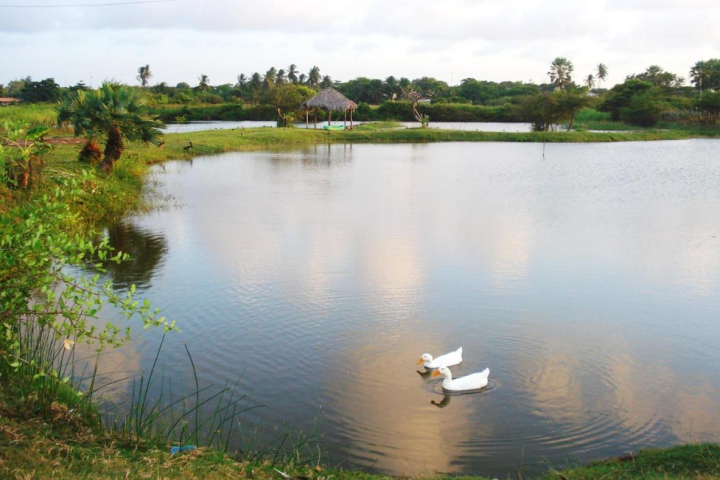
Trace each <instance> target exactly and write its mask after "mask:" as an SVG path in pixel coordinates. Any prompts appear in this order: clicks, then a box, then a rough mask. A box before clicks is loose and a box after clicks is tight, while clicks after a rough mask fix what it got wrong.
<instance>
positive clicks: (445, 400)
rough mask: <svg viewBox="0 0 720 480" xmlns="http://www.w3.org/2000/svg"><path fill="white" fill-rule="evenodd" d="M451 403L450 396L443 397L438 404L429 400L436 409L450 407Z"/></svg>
mask: <svg viewBox="0 0 720 480" xmlns="http://www.w3.org/2000/svg"><path fill="white" fill-rule="evenodd" d="M451 401H452V395H444V396H443V399H442V400H440V401H439V402H436V401H435V400H430V404H431V405H435V406H436V407H438V408H445V407H447V406H448V405H450V402H451Z"/></svg>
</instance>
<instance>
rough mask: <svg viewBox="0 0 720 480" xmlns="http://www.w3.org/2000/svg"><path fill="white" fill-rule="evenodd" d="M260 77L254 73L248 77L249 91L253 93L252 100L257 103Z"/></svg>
mask: <svg viewBox="0 0 720 480" xmlns="http://www.w3.org/2000/svg"><path fill="white" fill-rule="evenodd" d="M262 84H263V81H262V76H261V75H260V74H259V73H257V72H255V73H253V74H252V76H251V77H250V90H252V93H253V100H255V101H257V96H258V93H259V92H260V89H261V88H262Z"/></svg>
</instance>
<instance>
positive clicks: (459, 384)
mask: <svg viewBox="0 0 720 480" xmlns="http://www.w3.org/2000/svg"><path fill="white" fill-rule="evenodd" d="M438 375H442V376H443V377H445V378H444V379H443V382H442V388H443V390H447V391H449V392H463V391H466V390H479V389H481V388H485V387H487V384H488V377H489V376H490V369H489V368H486V369H485V370H483V371H482V372H480V373H473V374H470V375H466V376H464V377H460V378H456V379H453V378H452V373H451V372H450V369H449V368H447V367H440V368H438V369H437V370H436V371H434V372H433V374H432V376H433V377H437V376H438Z"/></svg>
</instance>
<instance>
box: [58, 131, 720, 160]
mask: <svg viewBox="0 0 720 480" xmlns="http://www.w3.org/2000/svg"><path fill="white" fill-rule="evenodd" d="M398 127H400V128H398ZM691 138H720V130H691V129H689V130H646V131H634V132H602V133H598V132H584V131H572V132H477V131H459V130H437V129H422V128H402V126H401V125H399V124H394V123H392V122H384V123H383V124H382V126H377V125H376V124H366V125H363V126H361V127H358V128H356V129H355V130H352V131H349V130H346V131H324V130H314V129H307V130H306V129H304V128H288V129H284V128H253V129H234V130H211V131H205V132H192V133H176V134H168V135H166V136H165V147H164V148H162V149H160V148H157V147H155V146H152V145H149V146H146V145H137V144H136V145H131V146H130V147H129V148H128V149H127V150H126V154H125V155H126V156H125V157H124V158H123V159H122V160H121V161H120V164H122V163H123V162H126V163H127V162H128V160H129V161H132V160H133V159H142V161H143V162H145V163H157V162H162V161H165V160H169V159H189V158H192V157H195V156H198V155H208V154H215V153H223V152H231V151H250V150H261V149H265V148H280V147H282V148H295V147H301V146H305V145H318V144H328V143H432V142H535V143H604V142H636V141H652V140H683V139H691ZM188 142H192V143H193V148H192V150H185V149H184V147H185V146H186V145H188ZM77 148H78V147H77V146H72V145H60V146H58V147H57V148H56V151H55V153H54V154H53V162H55V163H56V164H58V163H68V162H74V163H77V162H76V161H75V157H76V155H77Z"/></svg>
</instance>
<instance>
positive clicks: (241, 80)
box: [237, 73, 248, 98]
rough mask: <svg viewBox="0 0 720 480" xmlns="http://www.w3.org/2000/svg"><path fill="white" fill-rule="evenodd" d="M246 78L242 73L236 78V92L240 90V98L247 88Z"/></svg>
mask: <svg viewBox="0 0 720 480" xmlns="http://www.w3.org/2000/svg"><path fill="white" fill-rule="evenodd" d="M247 83H248V78H247V77H246V76H245V74H244V73H241V74H240V75H238V76H237V87H238V90H240V98H243V93H244V92H245V87H247Z"/></svg>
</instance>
